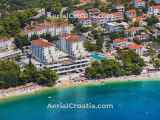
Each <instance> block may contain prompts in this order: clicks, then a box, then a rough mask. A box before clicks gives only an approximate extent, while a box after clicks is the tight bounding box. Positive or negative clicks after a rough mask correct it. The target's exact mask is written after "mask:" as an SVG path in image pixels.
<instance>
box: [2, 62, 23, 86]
mask: <svg viewBox="0 0 160 120" xmlns="http://www.w3.org/2000/svg"><path fill="white" fill-rule="evenodd" d="M19 77H20V67H19V66H18V65H17V64H16V63H15V62H14V61H8V60H5V61H3V60H1V61H0V88H8V87H15V86H17V85H20V84H22V82H21V81H20V80H19Z"/></svg>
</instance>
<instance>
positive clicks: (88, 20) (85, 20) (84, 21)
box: [78, 18, 92, 26]
mask: <svg viewBox="0 0 160 120" xmlns="http://www.w3.org/2000/svg"><path fill="white" fill-rule="evenodd" d="M78 21H79V23H80V24H82V25H84V26H90V25H92V20H91V18H81V19H78Z"/></svg>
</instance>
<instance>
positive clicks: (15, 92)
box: [0, 71, 160, 101]
mask: <svg viewBox="0 0 160 120" xmlns="http://www.w3.org/2000/svg"><path fill="white" fill-rule="evenodd" d="M137 81H160V71H156V72H155V71H154V72H152V73H144V74H141V75H131V76H122V77H112V78H105V79H98V80H82V81H78V82H75V81H73V80H64V81H61V82H60V83H57V84H56V85H54V86H53V87H44V86H40V85H37V84H34V83H28V84H26V85H23V86H19V87H15V88H9V89H0V101H1V100H5V99H9V98H12V97H18V96H27V95H30V94H36V93H37V92H41V91H46V90H53V89H63V88H70V87H78V86H87V85H101V84H102V85H103V84H111V83H121V82H137Z"/></svg>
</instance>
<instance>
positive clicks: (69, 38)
mask: <svg viewBox="0 0 160 120" xmlns="http://www.w3.org/2000/svg"><path fill="white" fill-rule="evenodd" d="M63 38H64V39H65V40H66V41H70V42H77V41H79V40H80V36H79V35H75V34H65V35H63Z"/></svg>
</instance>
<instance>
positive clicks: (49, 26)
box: [24, 20, 73, 38]
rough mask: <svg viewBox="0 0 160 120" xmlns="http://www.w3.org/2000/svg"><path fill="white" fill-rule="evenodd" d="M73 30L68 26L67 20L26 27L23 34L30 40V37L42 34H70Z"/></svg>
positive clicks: (71, 26)
mask: <svg viewBox="0 0 160 120" xmlns="http://www.w3.org/2000/svg"><path fill="white" fill-rule="evenodd" d="M72 29H73V25H71V24H69V23H68V21H67V20H59V21H58V20H57V21H54V20H53V21H44V22H43V23H40V24H35V25H31V26H26V27H25V28H24V33H25V34H26V35H27V36H28V37H29V38H30V37H31V36H32V35H38V36H39V35H41V34H44V33H50V34H51V35H52V36H55V35H59V34H62V33H70V32H71V30H72Z"/></svg>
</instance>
